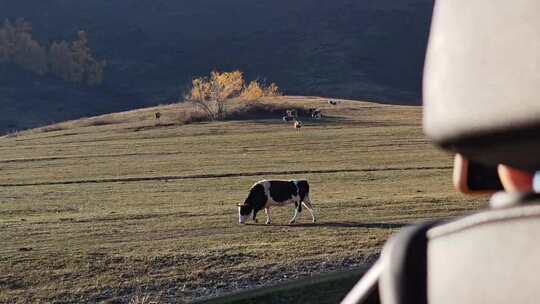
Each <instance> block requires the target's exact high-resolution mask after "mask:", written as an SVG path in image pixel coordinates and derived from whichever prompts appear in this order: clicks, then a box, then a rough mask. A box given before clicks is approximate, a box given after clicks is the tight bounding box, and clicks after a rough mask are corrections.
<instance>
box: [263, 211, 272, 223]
mask: <svg viewBox="0 0 540 304" xmlns="http://www.w3.org/2000/svg"><path fill="white" fill-rule="evenodd" d="M264 211H265V212H266V225H270V224H272V214H271V212H272V211H271V210H270V207H266V209H264Z"/></svg>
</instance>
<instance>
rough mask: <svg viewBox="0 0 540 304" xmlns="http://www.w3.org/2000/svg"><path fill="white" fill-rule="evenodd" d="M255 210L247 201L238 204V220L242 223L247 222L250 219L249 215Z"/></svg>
mask: <svg viewBox="0 0 540 304" xmlns="http://www.w3.org/2000/svg"><path fill="white" fill-rule="evenodd" d="M251 212H253V207H251V206H250V205H246V203H243V204H238V222H239V223H240V224H245V223H246V220H247V219H249V216H250V215H251Z"/></svg>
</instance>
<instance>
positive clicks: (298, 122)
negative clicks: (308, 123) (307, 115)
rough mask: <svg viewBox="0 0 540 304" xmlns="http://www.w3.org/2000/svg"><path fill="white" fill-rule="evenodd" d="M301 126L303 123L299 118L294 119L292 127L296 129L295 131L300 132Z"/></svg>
mask: <svg viewBox="0 0 540 304" xmlns="http://www.w3.org/2000/svg"><path fill="white" fill-rule="evenodd" d="M303 126H304V124H303V123H302V122H301V121H300V120H295V121H294V128H295V129H296V131H298V132H300V128H302V127H303Z"/></svg>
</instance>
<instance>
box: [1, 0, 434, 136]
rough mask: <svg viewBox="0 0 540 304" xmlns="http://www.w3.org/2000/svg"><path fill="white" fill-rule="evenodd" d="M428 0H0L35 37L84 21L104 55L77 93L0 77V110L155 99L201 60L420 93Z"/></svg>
mask: <svg viewBox="0 0 540 304" xmlns="http://www.w3.org/2000/svg"><path fill="white" fill-rule="evenodd" d="M431 8H432V1H428V0H399V1H392V0H377V1H354V0H336V1H325V0H309V1H308V0H301V1H288V0H265V1H250V0H227V1H223V0H205V1H188V0H180V1H176V0H175V1H172V0H159V1H156V0H133V1H109V0H93V1H84V2H75V1H69V0H47V1H43V0H23V1H1V2H0V20H3V19H4V18H11V19H12V20H13V19H15V18H18V17H23V18H25V19H26V20H27V21H29V22H31V23H32V24H33V28H34V30H33V32H34V36H35V37H36V38H37V40H39V41H40V43H42V44H43V45H48V44H50V43H52V41H59V40H66V41H72V40H74V39H75V38H76V35H77V31H78V30H80V29H84V30H85V31H86V32H87V33H88V35H89V38H90V45H91V47H92V49H93V50H95V55H96V58H99V59H105V60H106V61H107V63H108V65H107V69H106V73H105V84H104V85H103V88H101V89H95V90H86V91H83V92H82V93H80V94H78V95H75V94H73V93H72V91H73V90H74V87H73V86H70V85H64V86H63V87H62V86H61V87H59V86H58V85H57V84H56V82H54V81H53V80H51V79H48V78H47V79H34V80H33V81H39V82H40V85H35V84H33V81H32V82H16V83H13V82H11V84H10V85H9V86H6V85H4V83H3V82H0V84H1V85H0V90H1V93H2V94H0V113H4V112H5V111H4V109H12V108H17V109H21V110H20V111H18V112H17V113H18V114H22V113H26V112H24V111H22V109H23V108H30V109H35V110H33V112H34V113H35V114H34V115H35V116H38V117H39V118H40V119H41V124H47V123H50V122H51V121H52V119H54V121H61V120H67V119H73V118H78V117H81V114H82V115H84V113H88V112H90V113H93V114H94V115H96V114H101V113H106V112H107V110H110V109H114V111H120V110H125V109H127V108H126V107H125V104H126V103H128V104H129V103H130V102H131V103H136V104H134V105H133V106H132V107H131V108H135V107H137V106H140V105H141V104H144V105H157V104H160V103H165V102H170V101H176V100H177V99H178V97H179V96H181V94H182V93H183V91H184V89H185V87H186V86H187V85H188V84H189V83H190V81H191V79H192V77H194V76H201V75H207V74H208V73H209V72H210V71H211V70H212V69H221V70H233V69H240V70H243V71H245V72H246V75H247V78H249V79H255V78H266V79H268V80H270V81H274V82H276V83H277V84H278V85H280V87H282V89H283V90H284V92H285V93H287V94H290V95H293V94H302V95H323V96H335V97H347V98H355V99H362V100H374V101H377V102H388V103H406V104H419V102H420V87H421V72H422V66H423V59H424V50H425V47H426V43H427V34H428V28H429V21H430V17H431ZM120 16H121V18H120ZM12 73H13V72H9V73H5V74H9V75H11V74H12ZM1 79H2V77H1V76H0V81H1ZM6 94H8V95H10V98H4V96H6ZM74 100H75V101H74ZM74 103H78V105H77V107H75V106H73V104H74ZM96 103H98V104H101V105H100V106H101V108H100V107H99V106H96V105H95V104H96ZM42 105H43V106H42ZM34 107H35V108H34ZM57 107H63V108H64V112H61V111H58V110H57ZM104 107H106V108H107V109H103V108H104ZM81 109H83V110H81ZM81 112H82V113H81ZM19 116H20V117H19V118H18V119H13V118H12V117H8V118H9V119H11V120H12V121H11V125H13V124H15V125H16V128H17V129H22V128H26V127H28V126H36V123H35V122H33V121H31V122H26V121H25V116H22V115H19ZM51 118H52V119H51ZM58 118H59V119H58ZM5 119H7V118H6V117H4V116H3V114H0V130H1V129H5V128H6V126H2V121H3V120H5ZM13 120H14V121H15V122H13ZM4 125H7V124H4ZM11 129H13V128H11Z"/></svg>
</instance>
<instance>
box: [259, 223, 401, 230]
mask: <svg viewBox="0 0 540 304" xmlns="http://www.w3.org/2000/svg"><path fill="white" fill-rule="evenodd" d="M250 225H253V226H265V227H288V228H316V227H335V228H378V229H398V228H402V227H405V226H408V225H410V224H407V223H369V222H368V223H366V222H315V223H296V224H274V223H272V224H270V225H266V224H261V223H252V224H250Z"/></svg>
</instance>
